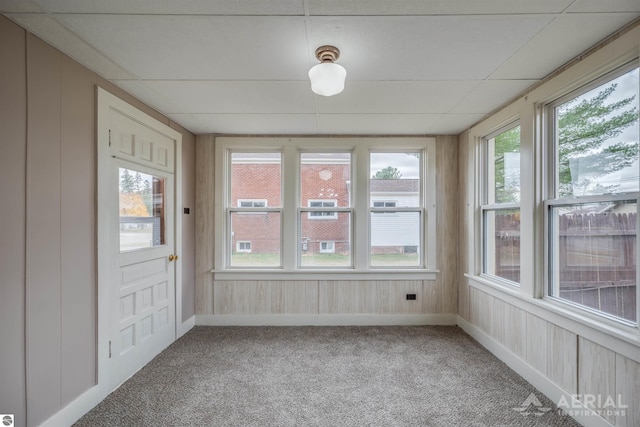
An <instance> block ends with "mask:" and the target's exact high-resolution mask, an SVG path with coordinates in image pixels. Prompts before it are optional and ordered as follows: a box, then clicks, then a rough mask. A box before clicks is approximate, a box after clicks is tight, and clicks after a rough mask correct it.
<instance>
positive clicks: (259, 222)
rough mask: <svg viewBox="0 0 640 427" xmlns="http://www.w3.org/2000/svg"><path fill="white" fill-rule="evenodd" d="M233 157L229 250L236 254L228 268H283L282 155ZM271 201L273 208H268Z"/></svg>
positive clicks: (231, 165) (240, 155) (247, 154)
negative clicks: (281, 256) (268, 201)
mask: <svg viewBox="0 0 640 427" xmlns="http://www.w3.org/2000/svg"><path fill="white" fill-rule="evenodd" d="M229 157H230V163H231V164H230V168H229V169H230V179H229V191H228V192H227V193H228V198H229V201H228V202H227V206H229V208H228V209H227V218H228V220H227V221H228V228H227V229H228V230H229V236H230V239H229V245H230V246H229V247H231V248H235V250H234V251H231V253H230V256H229V257H228V266H230V267H237V266H241V267H279V266H280V265H281V259H280V252H281V229H282V224H281V218H282V208H281V200H282V198H281V182H282V178H281V176H282V167H281V166H282V155H281V153H274V152H232V153H230V156H229ZM267 200H270V201H271V204H272V206H270V207H267ZM248 214H254V215H248ZM256 214H260V215H256Z"/></svg>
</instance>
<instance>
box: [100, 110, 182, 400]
mask: <svg viewBox="0 0 640 427" xmlns="http://www.w3.org/2000/svg"><path fill="white" fill-rule="evenodd" d="M108 120H109V132H110V136H109V156H110V159H109V160H108V162H109V167H108V170H109V183H108V190H107V191H108V197H109V202H108V204H107V206H108V209H109V212H108V214H107V215H106V217H107V218H108V221H110V226H109V233H108V234H109V237H108V241H109V253H108V257H109V260H110V263H109V264H110V267H109V268H110V274H109V275H108V277H110V279H109V283H108V292H109V297H108V299H109V344H110V348H109V357H110V363H109V367H110V369H109V371H110V374H109V377H110V386H111V388H112V389H113V388H114V387H116V386H117V385H118V384H120V383H121V382H122V381H124V380H126V379H127V378H129V377H130V376H131V375H133V374H134V373H135V372H136V371H137V370H139V369H140V368H142V367H143V366H144V365H145V364H147V363H148V362H149V361H150V360H151V359H153V357H155V356H156V355H157V354H158V353H160V352H161V351H162V350H163V349H165V348H166V347H167V346H168V345H169V344H171V343H172V342H173V341H174V340H175V338H176V328H175V324H176V313H175V312H176V310H175V307H176V305H175V295H176V294H175V286H176V283H175V281H176V264H177V262H178V259H177V256H178V254H176V238H175V236H176V228H175V215H176V212H175V187H176V186H175V164H174V163H175V159H176V140H175V139H173V138H171V137H170V136H167V134H166V129H164V128H154V127H153V126H151V125H150V124H149V123H144V122H141V121H139V120H137V119H134V118H132V117H131V116H129V115H127V114H124V113H123V112H122V111H120V110H118V109H110V111H109V119H108ZM152 124H153V122H152ZM100 179H104V177H101V178H100Z"/></svg>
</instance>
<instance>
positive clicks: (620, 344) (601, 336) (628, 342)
mask: <svg viewBox="0 0 640 427" xmlns="http://www.w3.org/2000/svg"><path fill="white" fill-rule="evenodd" d="M465 276H466V277H467V279H469V286H472V287H474V288H477V289H479V290H481V291H482V292H486V293H487V294H489V295H491V296H493V297H495V298H498V299H500V300H503V301H505V302H507V303H509V304H511V305H514V306H516V307H518V308H519V309H521V310H524V311H526V312H527V313H531V314H534V315H536V316H538V317H540V318H542V319H544V320H546V321H547V322H550V323H553V324H554V325H557V326H559V327H561V328H563V329H566V330H568V331H570V332H573V333H575V334H577V335H580V336H582V337H584V338H586V339H588V340H590V341H593V342H595V343H597V344H600V345H602V346H604V347H607V348H608V349H610V350H611V351H613V352H615V353H618V354H620V355H622V356H625V357H627V358H629V359H631V360H634V361H636V362H638V363H640V331H639V330H638V329H634V328H631V327H625V326H624V325H619V324H613V323H612V322H606V320H605V319H604V318H603V319H599V318H596V317H595V316H588V313H586V312H584V313H583V312H582V311H583V310H579V311H578V310H576V311H575V312H574V311H570V310H567V309H566V308H565V307H564V305H565V304H561V303H554V302H552V301H549V300H547V299H538V298H528V297H525V296H523V295H522V294H521V293H519V292H518V289H517V288H514V289H510V288H507V287H505V286H502V285H499V284H496V283H493V282H492V281H491V280H487V279H486V278H483V277H477V276H470V275H465Z"/></svg>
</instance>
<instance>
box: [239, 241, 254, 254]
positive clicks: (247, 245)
mask: <svg viewBox="0 0 640 427" xmlns="http://www.w3.org/2000/svg"><path fill="white" fill-rule="evenodd" d="M236 252H246V253H250V252H251V242H236Z"/></svg>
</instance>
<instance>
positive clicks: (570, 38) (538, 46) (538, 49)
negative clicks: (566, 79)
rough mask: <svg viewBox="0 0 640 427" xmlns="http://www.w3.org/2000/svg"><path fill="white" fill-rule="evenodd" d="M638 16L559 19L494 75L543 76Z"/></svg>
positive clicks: (518, 77) (534, 77) (588, 15)
mask: <svg viewBox="0 0 640 427" xmlns="http://www.w3.org/2000/svg"><path fill="white" fill-rule="evenodd" d="M636 17H637V14H623V13H621V14H605V15H602V14H598V15H596V14H586V15H564V16H562V17H560V18H556V19H555V20H554V21H553V23H552V24H551V25H549V26H548V27H547V28H545V30H544V31H542V32H541V33H540V34H538V35H537V36H536V37H535V38H534V39H533V40H531V41H530V42H529V43H527V44H526V45H525V46H523V48H522V49H521V50H520V51H519V52H518V53H517V54H515V55H514V56H513V57H512V58H511V59H509V60H508V61H507V62H505V63H504V64H503V65H502V66H501V67H500V68H499V69H498V70H496V72H495V73H493V74H492V75H491V77H490V78H491V79H541V78H543V77H544V76H546V75H548V74H549V73H551V72H552V71H554V70H555V69H557V68H558V67H560V66H562V65H563V64H565V63H567V62H568V61H570V60H571V59H573V58H574V57H576V56H577V55H578V54H579V53H581V52H583V51H585V50H587V49H589V48H590V47H591V46H593V45H595V44H596V43H598V42H599V41H600V40H602V39H604V38H606V37H607V36H609V35H610V34H612V33H614V32H615V31H616V30H617V29H619V28H620V27H622V26H624V25H625V24H627V23H629V22H631V21H632V20H633V19H635V18H636ZM585 28H588V29H589V31H585Z"/></svg>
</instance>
